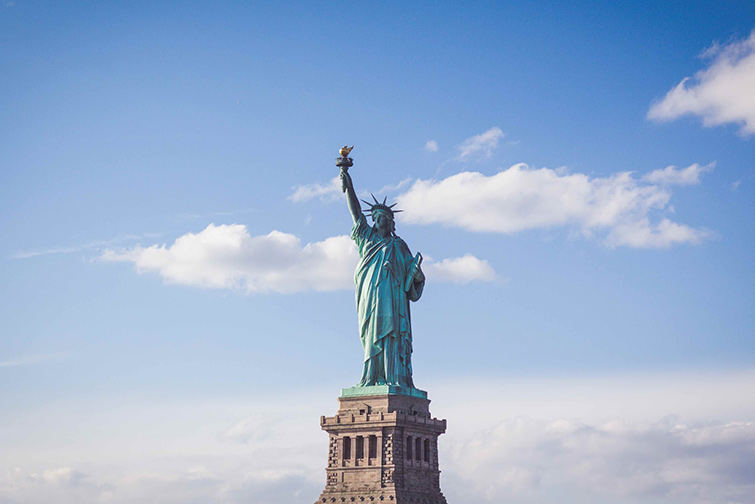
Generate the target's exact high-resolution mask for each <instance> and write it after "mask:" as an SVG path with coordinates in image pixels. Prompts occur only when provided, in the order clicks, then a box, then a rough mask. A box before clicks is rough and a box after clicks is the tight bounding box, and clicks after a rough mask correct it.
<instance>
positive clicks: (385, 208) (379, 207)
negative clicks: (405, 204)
mask: <svg viewBox="0 0 755 504" xmlns="http://www.w3.org/2000/svg"><path fill="white" fill-rule="evenodd" d="M370 196H372V199H373V200H375V204H374V205H373V204H372V203H370V202H369V201H364V200H362V201H363V202H364V203H365V204H367V205H369V206H370V209H369V210H368V211H367V212H368V213H369V214H370V216H371V217H372V220H375V212H386V213H387V214H388V215H390V217H391V219H393V214H395V213H399V212H401V210H394V209H393V207H395V206H396V205H397V204H398V203H394V204H393V205H386V204H385V202H386V201H387V200H388V196H386V197H385V198H383V202H382V203H380V202H379V201H378V200H377V198H375V195H374V194H372V193H370Z"/></svg>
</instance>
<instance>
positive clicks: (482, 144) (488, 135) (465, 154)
mask: <svg viewBox="0 0 755 504" xmlns="http://www.w3.org/2000/svg"><path fill="white" fill-rule="evenodd" d="M503 136H504V135H503V131H501V129H500V128H490V129H489V130H487V131H486V132H484V133H480V134H479V135H475V136H473V137H471V138H467V139H466V140H464V142H463V143H462V144H461V145H460V146H459V155H458V156H456V159H457V160H459V161H469V160H472V159H489V158H490V157H492V155H493V152H495V150H496V148H498V142H499V141H500V140H501V139H502V138H503Z"/></svg>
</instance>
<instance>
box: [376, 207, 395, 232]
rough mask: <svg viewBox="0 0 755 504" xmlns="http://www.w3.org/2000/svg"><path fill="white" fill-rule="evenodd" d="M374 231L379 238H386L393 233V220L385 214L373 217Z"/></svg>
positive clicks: (381, 213) (378, 213) (379, 213)
mask: <svg viewBox="0 0 755 504" xmlns="http://www.w3.org/2000/svg"><path fill="white" fill-rule="evenodd" d="M375 229H376V230H377V232H378V234H379V235H380V236H388V235H390V234H391V232H392V231H393V219H391V217H390V216H389V215H388V214H387V213H385V212H377V214H376V215H375Z"/></svg>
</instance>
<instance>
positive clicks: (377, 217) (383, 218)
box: [362, 194, 401, 234]
mask: <svg viewBox="0 0 755 504" xmlns="http://www.w3.org/2000/svg"><path fill="white" fill-rule="evenodd" d="M370 196H372V199H373V200H375V203H374V204H373V203H370V202H368V201H364V200H362V201H364V202H365V203H367V205H369V206H370V209H369V214H370V215H371V216H372V222H374V223H375V227H376V228H377V229H378V231H380V230H381V229H385V230H386V231H387V232H388V234H390V233H393V232H394V231H395V230H396V222H395V218H394V214H396V213H398V212H400V211H401V210H394V209H393V207H395V206H396V203H394V204H393V205H386V204H385V202H386V200H387V199H388V198H387V197H386V198H384V199H383V202H382V203H380V202H379V201H378V200H377V199H376V198H375V196H374V195H372V194H371V195H370Z"/></svg>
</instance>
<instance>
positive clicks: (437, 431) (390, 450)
mask: <svg viewBox="0 0 755 504" xmlns="http://www.w3.org/2000/svg"><path fill="white" fill-rule="evenodd" d="M399 392H400V393H399ZM338 401H339V404H340V407H339V409H338V414H336V415H335V416H333V417H325V416H323V417H321V418H320V426H321V427H322V429H323V430H324V431H326V432H327V433H328V435H329V436H330V442H329V448H328V466H327V469H326V472H327V478H326V485H325V490H324V491H323V492H322V494H321V495H320V498H319V499H318V501H317V503H315V504H327V503H331V504H332V503H336V504H340V503H347V504H351V503H358V504H362V503H366V504H369V503H392V504H404V503H410V502H411V503H424V504H446V498H445V497H444V496H443V494H442V493H441V491H440V469H439V466H438V436H440V435H441V434H443V433H444V432H445V431H446V421H445V420H438V419H436V418H432V417H431V415H430V411H429V409H428V407H429V404H430V401H429V400H428V399H427V393H425V392H423V391H421V390H417V389H408V388H405V387H402V388H401V389H400V390H399V389H396V388H394V389H391V388H390V387H388V386H383V387H379V386H378V387H354V388H351V389H344V390H343V393H342V394H341V397H339V398H338Z"/></svg>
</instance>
